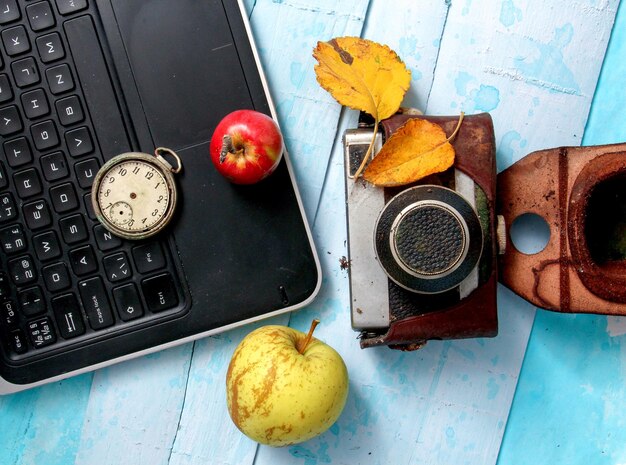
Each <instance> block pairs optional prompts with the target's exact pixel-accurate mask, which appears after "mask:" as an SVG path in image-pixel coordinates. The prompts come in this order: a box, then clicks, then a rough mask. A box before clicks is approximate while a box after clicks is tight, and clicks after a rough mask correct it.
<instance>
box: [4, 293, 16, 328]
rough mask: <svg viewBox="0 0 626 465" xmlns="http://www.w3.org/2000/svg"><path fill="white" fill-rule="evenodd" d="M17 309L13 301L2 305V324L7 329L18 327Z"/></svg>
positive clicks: (7, 301)
mask: <svg viewBox="0 0 626 465" xmlns="http://www.w3.org/2000/svg"><path fill="white" fill-rule="evenodd" d="M17 321H18V317H17V307H16V306H15V303H14V302H13V301H12V300H5V301H4V302H2V303H0V322H1V323H2V324H3V325H5V326H6V327H7V328H11V327H13V326H16V325H17Z"/></svg>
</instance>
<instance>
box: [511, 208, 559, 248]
mask: <svg viewBox="0 0 626 465" xmlns="http://www.w3.org/2000/svg"><path fill="white" fill-rule="evenodd" d="M509 235H510V237H511V242H512V243H513V246H514V247H515V248H516V249H517V250H518V251H519V252H520V253H523V254H525V255H535V254H538V253H539V252H541V251H542V250H543V249H545V248H546V246H547V245H548V242H550V226H548V223H547V222H546V220H545V219H544V218H543V217H542V216H541V215H538V214H536V213H523V214H521V215H519V216H518V217H517V218H515V219H514V220H513V223H512V224H511V229H510V230H509Z"/></svg>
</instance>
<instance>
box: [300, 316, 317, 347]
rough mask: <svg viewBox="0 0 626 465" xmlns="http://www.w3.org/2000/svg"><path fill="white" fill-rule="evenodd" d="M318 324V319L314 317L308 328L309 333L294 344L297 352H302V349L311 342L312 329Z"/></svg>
mask: <svg viewBox="0 0 626 465" xmlns="http://www.w3.org/2000/svg"><path fill="white" fill-rule="evenodd" d="M318 324H320V320H318V319H317V318H316V319H314V320H313V321H312V322H311V327H310V328H309V333H308V334H307V335H306V337H305V338H304V339H302V340H301V341H300V342H299V343H298V345H297V346H296V348H297V349H298V352H300V353H301V354H304V351H305V350H306V348H307V347H308V346H309V344H310V343H311V339H313V331H315V327H316V326H317V325H318Z"/></svg>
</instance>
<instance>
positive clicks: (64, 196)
mask: <svg viewBox="0 0 626 465" xmlns="http://www.w3.org/2000/svg"><path fill="white" fill-rule="evenodd" d="M59 200H60V201H61V203H67V201H68V200H69V199H68V198H67V194H61V195H60V196H59Z"/></svg>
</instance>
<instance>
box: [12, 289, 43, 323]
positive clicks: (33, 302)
mask: <svg viewBox="0 0 626 465" xmlns="http://www.w3.org/2000/svg"><path fill="white" fill-rule="evenodd" d="M17 301H18V304H19V307H20V312H22V314H23V315H25V316H27V317H31V316H37V315H41V314H42V313H44V312H45V311H46V301H45V299H44V298H43V293H42V292H41V288H40V287H39V286H34V287H29V288H28V289H24V290H23V291H19V292H18V293H17Z"/></svg>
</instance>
